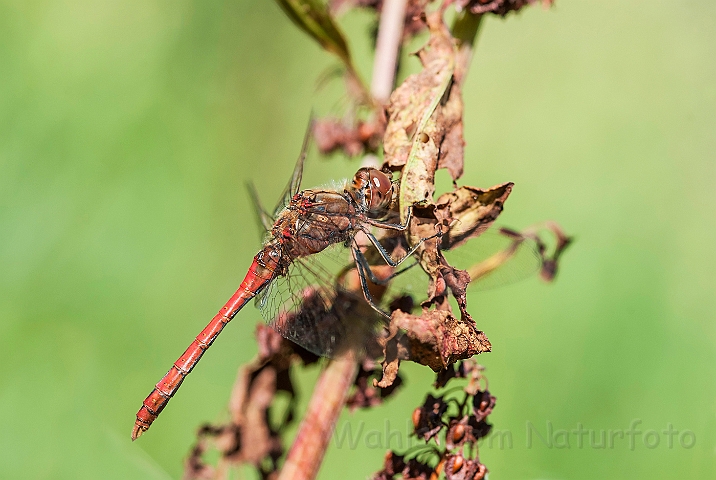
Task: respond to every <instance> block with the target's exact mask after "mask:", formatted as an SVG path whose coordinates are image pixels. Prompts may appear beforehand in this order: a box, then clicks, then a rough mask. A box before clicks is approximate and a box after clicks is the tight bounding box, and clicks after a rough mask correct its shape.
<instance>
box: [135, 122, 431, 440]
mask: <svg viewBox="0 0 716 480" xmlns="http://www.w3.org/2000/svg"><path fill="white" fill-rule="evenodd" d="M307 142H308V135H307V138H306V140H304V148H303V149H302V154H301V156H300V157H299V161H298V162H297V164H296V167H295V169H294V174H293V176H292V179H291V182H290V183H289V185H288V187H287V189H286V192H285V193H284V200H283V201H282V202H281V203H282V204H284V205H285V206H283V208H281V209H280V211H279V212H278V214H277V215H276V218H275V220H274V221H273V224H272V225H271V228H270V232H269V235H268V237H267V240H266V241H265V242H264V245H263V247H262V248H261V250H260V251H259V252H258V253H257V254H256V255H255V256H254V258H253V261H252V263H251V266H250V267H249V269H248V272H247V273H246V276H245V277H244V279H243V281H242V282H241V284H240V286H239V288H238V290H236V292H235V293H234V294H233V295H232V296H231V298H229V300H228V301H227V302H226V304H225V305H224V306H223V307H221V309H220V310H219V312H218V313H217V314H216V315H215V316H214V317H213V318H212V319H211V321H210V322H209V323H208V324H207V325H206V327H204V329H203V330H202V331H201V332H200V333H199V335H197V337H196V338H195V339H194V341H193V342H192V343H191V345H189V347H188V348H187V349H186V351H185V352H184V354H182V355H181V356H180V357H179V359H177V361H176V362H174V365H173V366H172V367H171V369H170V370H169V371H168V372H167V373H166V375H164V377H163V378H162V379H161V380H160V381H159V383H157V384H156V386H155V387H154V389H153V390H152V392H151V393H150V394H149V396H148V397H147V398H146V399H145V400H144V402H143V403H142V406H141V408H140V409H139V411H138V412H137V416H136V421H135V425H134V428H133V430H132V440H136V439H137V438H138V437H139V436H140V435H142V434H143V433H144V432H146V431H147V430H148V429H149V427H150V426H151V424H152V422H154V420H155V419H156V418H157V417H158V416H159V414H160V413H161V412H162V410H163V409H164V408H165V407H166V405H167V403H168V402H169V400H170V399H171V398H172V397H173V395H174V394H175V393H176V391H177V390H178V389H179V387H180V386H181V384H182V382H183V381H184V379H185V378H186V376H187V375H188V374H189V373H190V372H191V371H192V369H193V368H194V367H195V366H196V364H197V363H198V362H199V360H200V359H201V357H202V355H203V354H204V352H206V350H207V349H208V348H209V347H210V346H211V345H212V344H213V343H214V341H215V340H216V338H217V337H218V336H219V334H220V333H221V331H222V330H223V329H224V327H225V326H226V325H227V324H228V323H229V322H230V321H231V320H232V319H233V318H234V316H236V314H237V313H238V312H239V311H240V310H241V309H242V308H243V307H244V306H245V305H246V304H247V303H248V302H249V301H250V300H252V299H253V298H255V297H256V296H257V295H260V294H261V296H260V298H259V300H258V302H257V305H258V306H259V307H260V308H261V310H262V312H264V317H265V318H267V317H268V321H269V322H270V323H271V325H272V326H273V327H274V328H275V329H276V330H278V331H279V333H282V334H283V335H284V336H285V337H287V338H289V339H292V340H296V341H298V343H299V344H301V343H303V344H304V345H307V346H308V347H309V350H313V351H314V352H316V353H319V354H324V355H326V354H328V355H329V354H330V353H332V351H333V350H334V347H333V346H332V345H330V344H331V343H332V344H337V343H338V342H340V340H341V339H340V338H337V335H335V334H332V335H331V337H332V338H331V339H330V340H329V341H328V342H327V343H328V345H326V344H324V345H321V344H320V343H319V342H315V341H313V342H312V341H310V340H306V339H304V340H303V341H302V340H301V336H305V335H306V334H308V335H309V336H310V335H311V334H314V335H315V334H316V333H317V332H320V329H319V328H313V332H310V331H309V332H305V330H306V328H297V327H298V326H300V325H305V324H307V323H310V322H311V321H312V320H315V318H318V315H317V314H313V315H305V314H304V315H303V317H300V318H298V319H297V318H296V317H295V315H294V316H292V317H289V316H288V315H287V314H286V313H287V310H286V309H284V310H283V314H279V315H278V318H275V319H273V320H271V318H270V317H271V316H272V315H274V313H276V312H278V311H279V310H280V309H281V306H282V304H283V303H285V301H283V302H281V301H278V300H276V299H281V298H282V297H283V296H285V295H286V292H287V291H289V290H291V283H292V280H293V283H295V279H297V278H305V277H306V275H297V274H294V275H289V274H290V273H291V272H290V271H291V270H292V266H294V267H296V268H294V270H296V269H299V270H301V269H303V270H307V271H308V272H309V273H312V276H313V277H315V276H317V275H318V276H320V275H319V274H318V273H317V271H316V268H320V267H315V266H312V264H311V263H309V262H302V261H301V260H302V259H305V258H307V257H310V256H313V255H315V254H317V253H320V252H322V251H324V250H326V249H329V248H330V247H332V246H334V245H340V246H343V247H347V248H349V249H350V250H351V251H352V252H353V254H354V255H355V256H356V258H358V259H359V261H364V259H365V257H364V255H363V254H362V252H361V251H360V250H359V246H358V244H357V242H356V241H355V237H356V235H357V233H358V232H362V233H363V234H364V235H365V237H366V238H368V239H369V241H370V242H371V243H372V244H373V245H374V246H375V248H376V250H377V251H378V252H379V253H380V254H381V255H382V257H383V259H384V261H385V262H386V264H387V265H389V266H390V267H397V266H398V265H400V264H401V263H402V262H403V261H404V260H405V259H407V258H410V256H411V255H412V253H413V252H415V250H416V249H417V248H418V247H419V246H420V244H421V243H422V242H423V241H424V240H427V239H422V240H420V241H419V242H417V243H416V245H415V246H413V247H412V248H411V249H410V250H409V251H408V252H407V253H406V254H405V255H404V256H403V257H402V258H401V259H399V260H393V259H392V258H391V256H390V255H389V254H388V252H387V251H386V250H385V248H383V246H382V245H381V244H380V242H379V240H378V239H377V238H376V237H375V235H374V234H373V233H372V231H371V229H372V228H380V229H386V230H393V231H397V232H403V231H405V230H406V229H407V228H408V225H409V224H410V219H411V217H412V206H411V207H408V210H407V216H406V219H405V221H404V222H403V223H394V222H390V221H386V220H385V219H384V217H385V214H386V210H387V208H388V206H389V205H390V203H391V202H392V201H393V198H394V194H395V189H396V184H395V183H394V182H393V181H392V179H391V178H390V177H389V176H388V175H387V174H386V173H385V172H383V171H381V170H378V169H376V168H370V167H363V168H360V169H359V170H358V171H357V172H356V174H355V175H354V176H353V179H352V181H350V182H347V183H346V184H345V185H344V187H343V189H342V190H341V189H336V188H319V189H307V190H300V185H301V178H302V172H303V163H304V160H305V157H306V151H307ZM261 217H262V220H263V221H264V222H266V221H267V220H268V218H267V215H266V214H265V212H261ZM265 224H266V223H265ZM366 269H367V271H368V272H370V273H368V274H369V275H370V276H371V277H373V279H375V277H374V276H373V275H372V271H371V270H370V269H369V268H368V267H366V266H365V264H364V265H363V266H362V267H361V268H359V269H358V272H359V276H360V277H361V286H362V290H363V294H364V298H365V301H366V302H367V304H368V305H369V306H370V307H371V308H372V309H373V310H374V311H376V312H377V313H378V314H379V315H380V316H383V317H388V318H390V315H389V314H387V313H386V312H385V311H384V310H382V309H381V308H380V307H379V306H378V305H376V303H375V302H374V301H373V299H372V295H371V294H370V292H369V289H368V282H367V280H366V279H365V274H366ZM304 273H305V272H304ZM279 279H285V281H283V282H279V281H277V280H279ZM300 293H303V294H304V295H303V297H301V298H302V299H303V300H302V301H296V302H294V307H295V308H294V309H295V310H298V309H301V311H302V312H305V311H308V309H306V308H301V307H302V304H305V303H306V300H308V301H309V303H310V301H311V300H313V303H314V304H315V303H316V301H317V300H318V301H320V302H322V303H323V305H324V309H323V310H324V312H325V310H326V308H325V305H326V304H328V303H331V304H335V301H334V300H335V297H334V298H333V299H327V297H329V296H330V295H328V294H326V293H325V292H324V293H321V292H318V291H314V292H312V293H309V292H300ZM303 306H305V305H303ZM329 309H332V310H334V311H335V307H334V305H331V306H330V307H329ZM314 310H315V309H314ZM289 323H290V326H289ZM322 343H326V342H322Z"/></svg>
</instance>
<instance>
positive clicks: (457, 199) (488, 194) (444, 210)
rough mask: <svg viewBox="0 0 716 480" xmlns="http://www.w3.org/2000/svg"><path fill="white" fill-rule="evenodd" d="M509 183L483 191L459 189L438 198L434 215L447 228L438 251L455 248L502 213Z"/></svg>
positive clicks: (482, 230)
mask: <svg viewBox="0 0 716 480" xmlns="http://www.w3.org/2000/svg"><path fill="white" fill-rule="evenodd" d="M513 186H514V184H513V183H512V182H508V183H503V184H500V185H496V186H494V187H491V188H488V189H487V190H483V189H481V188H476V187H467V186H465V187H460V188H457V189H455V190H454V191H452V192H448V193H445V194H443V195H441V196H440V197H439V198H438V199H437V201H436V202H435V203H436V215H437V217H438V218H439V219H440V220H441V222H442V223H444V224H446V225H447V227H448V228H447V230H446V233H445V234H444V235H443V236H442V239H441V240H442V241H441V245H440V248H442V249H443V250H450V249H451V248H457V247H459V246H460V245H462V244H463V243H465V242H466V241H468V240H469V239H471V238H474V237H477V236H479V235H480V234H482V233H483V232H484V231H485V230H487V229H488V228H489V227H490V226H491V225H492V224H493V223H494V221H495V220H496V219H497V217H498V216H499V215H500V213H501V212H502V209H503V207H504V204H505V201H507V197H509V196H510V193H512V187H513Z"/></svg>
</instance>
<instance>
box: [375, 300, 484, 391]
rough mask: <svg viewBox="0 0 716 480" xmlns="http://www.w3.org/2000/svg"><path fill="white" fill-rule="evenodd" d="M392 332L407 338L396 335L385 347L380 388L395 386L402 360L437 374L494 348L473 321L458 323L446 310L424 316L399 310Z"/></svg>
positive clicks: (431, 312)
mask: <svg viewBox="0 0 716 480" xmlns="http://www.w3.org/2000/svg"><path fill="white" fill-rule="evenodd" d="M391 329H393V330H395V331H398V330H400V331H403V332H404V335H403V336H397V335H396V336H394V337H393V338H392V339H391V340H389V341H388V342H387V343H386V346H385V360H384V362H383V378H382V379H381V381H380V382H379V383H378V386H380V387H387V386H389V385H391V384H392V379H393V378H394V376H395V375H397V369H398V365H399V362H400V360H410V361H413V362H416V363H419V364H421V365H426V366H428V367H430V368H431V369H433V371H436V372H438V371H440V370H443V369H444V368H446V367H447V366H448V365H450V364H452V363H454V362H455V361H457V360H461V359H465V358H470V357H472V356H473V355H476V354H478V353H483V352H489V351H490V349H491V348H492V346H491V344H490V341H489V340H488V339H487V336H486V335H485V333H484V332H482V331H480V330H478V329H477V326H476V325H475V322H473V321H472V319H471V318H469V317H467V318H465V319H463V320H458V319H456V318H455V317H453V315H452V314H451V313H450V312H449V311H447V310H429V311H426V312H423V314H422V315H421V316H415V315H411V314H409V313H405V312H402V311H400V310H396V311H395V312H394V313H393V316H392V319H391Z"/></svg>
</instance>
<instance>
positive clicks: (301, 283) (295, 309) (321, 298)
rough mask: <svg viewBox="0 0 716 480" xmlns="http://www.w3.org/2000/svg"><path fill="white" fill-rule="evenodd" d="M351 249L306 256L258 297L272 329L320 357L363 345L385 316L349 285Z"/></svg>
mask: <svg viewBox="0 0 716 480" xmlns="http://www.w3.org/2000/svg"><path fill="white" fill-rule="evenodd" d="M352 271H355V268H353V267H351V257H350V250H349V249H348V248H347V247H346V246H345V245H344V244H337V245H333V246H330V247H328V248H326V249H325V250H323V251H322V252H320V253H316V254H312V255H308V256H305V257H300V258H297V259H296V260H294V262H293V263H292V264H291V265H290V266H289V268H288V271H287V272H286V275H285V276H282V277H279V278H277V279H276V280H274V281H273V282H272V283H271V284H270V285H269V286H268V287H267V288H266V289H265V290H264V291H263V292H261V293H260V294H259V296H258V297H257V299H256V305H257V307H258V308H259V309H260V310H261V314H262V316H263V318H264V320H265V321H266V323H268V324H269V325H270V326H271V327H273V328H274V329H275V330H276V331H278V332H279V333H280V334H281V335H282V336H283V337H285V338H287V339H289V340H291V341H293V342H295V343H297V344H299V345H301V346H302V347H304V348H305V349H306V350H309V351H311V352H313V353H316V354H317V355H322V356H327V357H334V356H335V355H336V354H337V353H339V352H340V351H341V350H343V349H345V348H349V347H350V348H363V346H364V345H365V344H366V343H367V342H368V341H369V338H368V337H371V336H373V335H374V334H375V330H376V327H377V324H378V323H379V321H380V319H379V317H378V315H377V314H375V312H374V311H373V310H372V309H371V308H370V306H369V305H368V303H367V302H366V301H365V298H364V297H363V295H362V294H361V292H360V290H355V289H352V288H349V286H348V284H347V283H346V282H347V281H346V276H347V275H348V274H349V272H352Z"/></svg>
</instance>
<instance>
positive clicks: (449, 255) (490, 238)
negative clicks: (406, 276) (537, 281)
mask: <svg viewBox="0 0 716 480" xmlns="http://www.w3.org/2000/svg"><path fill="white" fill-rule="evenodd" d="M443 255H444V256H445V259H446V260H447V261H448V263H449V264H450V265H452V266H454V267H456V268H460V269H462V270H467V271H468V273H469V274H470V288H471V289H474V290H488V289H492V288H497V287H501V286H504V285H510V284H512V283H516V282H519V281H520V280H524V279H526V278H528V277H531V276H532V275H534V274H535V273H537V272H538V271H539V270H540V268H541V267H542V255H541V254H540V247H539V245H538V243H537V241H536V240H535V239H534V238H532V237H526V236H523V235H521V234H520V233H518V232H515V231H513V230H509V229H506V228H499V227H492V228H490V229H489V230H487V231H486V232H484V233H483V234H482V235H480V236H479V237H475V238H473V239H470V240H468V241H467V242H466V243H464V244H462V245H460V247H458V248H455V249H451V250H443Z"/></svg>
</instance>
